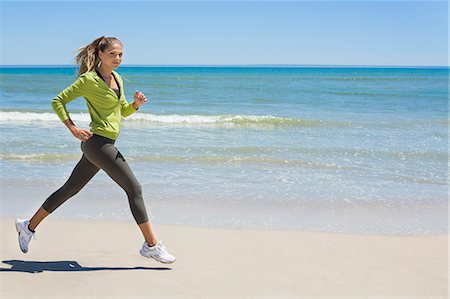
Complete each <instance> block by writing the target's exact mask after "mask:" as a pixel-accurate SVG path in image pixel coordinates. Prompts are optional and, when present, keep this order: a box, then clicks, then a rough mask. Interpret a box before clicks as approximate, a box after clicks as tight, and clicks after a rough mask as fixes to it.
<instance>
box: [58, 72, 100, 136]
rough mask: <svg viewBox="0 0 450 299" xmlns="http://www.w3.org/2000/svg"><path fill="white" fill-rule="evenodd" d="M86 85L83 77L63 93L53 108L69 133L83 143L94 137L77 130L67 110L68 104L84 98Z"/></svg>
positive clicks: (90, 133)
mask: <svg viewBox="0 0 450 299" xmlns="http://www.w3.org/2000/svg"><path fill="white" fill-rule="evenodd" d="M85 85H86V78H85V77H84V76H83V75H81V76H80V77H78V79H77V80H76V81H75V82H74V83H73V84H72V85H70V86H69V87H67V88H66V89H64V90H63V91H61V92H60V93H59V94H58V95H57V96H56V97H55V98H54V99H53V100H52V107H53V110H54V111H55V113H56V114H57V115H58V117H59V118H60V119H61V121H62V122H63V123H64V124H65V125H66V127H67V128H68V129H69V131H70V132H71V133H72V134H73V135H74V136H75V137H76V138H78V139H80V140H81V141H86V140H88V139H89V137H91V136H92V132H90V131H88V130H85V129H81V128H77V127H76V126H75V124H74V123H73V121H72V119H71V118H70V116H69V112H68V111H67V109H66V104H67V103H69V102H70V101H72V100H74V99H76V98H78V97H80V96H82V95H83V94H84V89H85Z"/></svg>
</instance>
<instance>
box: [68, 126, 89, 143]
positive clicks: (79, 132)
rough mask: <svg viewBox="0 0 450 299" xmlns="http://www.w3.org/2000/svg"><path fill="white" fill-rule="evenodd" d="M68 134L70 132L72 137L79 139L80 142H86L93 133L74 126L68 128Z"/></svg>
mask: <svg viewBox="0 0 450 299" xmlns="http://www.w3.org/2000/svg"><path fill="white" fill-rule="evenodd" d="M70 132H72V134H73V136H75V137H76V138H78V139H80V140H81V141H86V140H88V139H89V138H91V137H92V135H93V133H92V132H91V131H89V130H86V129H81V128H77V127H75V126H72V127H71V128H70Z"/></svg>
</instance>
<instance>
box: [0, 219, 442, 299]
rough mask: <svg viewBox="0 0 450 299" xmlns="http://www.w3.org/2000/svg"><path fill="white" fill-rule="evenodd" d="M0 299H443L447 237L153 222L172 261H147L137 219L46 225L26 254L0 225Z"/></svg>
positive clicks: (5, 223) (10, 227)
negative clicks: (257, 228) (207, 226)
mask: <svg viewBox="0 0 450 299" xmlns="http://www.w3.org/2000/svg"><path fill="white" fill-rule="evenodd" d="M1 225H2V226H1V248H0V249H1V260H2V264H1V272H0V275H1V281H0V288H1V293H0V297H1V298H20V297H26V298H39V297H46V298H94V297H97V298H137V297H139V298H186V297H189V298H217V297H221V298H250V297H252V298H255V297H258V298H259V297H260V298H288V297H289V298H311V297H323V298H338V297H341V298H349V297H354V298H355V297H365V298H399V297H409V298H431V297H433V298H447V295H448V250H447V249H448V235H433V236H381V235H380V236H378V235H350V234H338V233H321V232H304V231H281V230H251V229H217V228H201V227H190V226H178V225H173V226H172V225H157V224H153V227H154V230H155V232H156V234H157V237H158V238H159V239H161V240H162V241H163V242H164V244H165V245H166V247H167V248H168V249H169V251H170V252H171V253H173V254H174V255H175V256H176V257H177V261H176V262H175V263H173V264H170V265H164V264H161V263H158V262H156V261H154V260H150V259H146V258H143V257H141V256H140V255H139V253H138V251H139V249H140V246H141V245H142V242H143V239H142V237H141V235H140V231H139V229H138V227H137V226H136V224H135V223H134V222H131V221H129V222H119V221H115V222H112V221H111V222H108V221H82V220H61V219H55V218H51V216H50V217H49V218H47V219H46V220H45V221H44V222H42V223H41V225H40V226H39V227H38V229H37V240H32V241H31V243H30V252H29V253H27V254H23V253H22V252H21V251H20V249H19V247H18V243H17V233H16V231H15V228H14V219H11V218H2V219H1Z"/></svg>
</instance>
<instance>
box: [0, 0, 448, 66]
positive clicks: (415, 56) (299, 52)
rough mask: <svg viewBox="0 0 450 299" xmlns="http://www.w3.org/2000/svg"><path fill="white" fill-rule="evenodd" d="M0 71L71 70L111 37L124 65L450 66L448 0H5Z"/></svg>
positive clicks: (2, 8)
mask: <svg viewBox="0 0 450 299" xmlns="http://www.w3.org/2000/svg"><path fill="white" fill-rule="evenodd" d="M0 5H1V36H0V37H1V52H0V55H1V58H0V59H1V60H0V64H2V65H30V64H31V65H42V64H44V65H61V64H64V65H67V64H72V63H73V57H74V55H75V54H74V53H71V52H72V51H75V50H76V49H77V48H78V47H80V46H82V45H85V44H87V43H90V42H91V41H92V40H94V39H95V38H97V37H99V36H102V35H106V36H115V37H117V38H119V39H120V40H121V41H122V42H123V45H124V60H123V64H149V65H180V64H181V65H186V64H187V65H211V64H213V65H217V64H224V65H230V64H231V65H242V64H301V65H417V66H426V65H427V66H438V65H440V66H445V65H448V12H449V10H448V3H447V1H413V2H407V1H331V2H330V1H329V2H325V1H290V2H260V1H247V2H236V1H233V2H218V1H203V2H189V1H182V2H172V1H171V2H154V1H152V2H150V1H146V2H144V1H140V2H132V1H101V2H92V1H90V2H80V1H72V2H68V1H59V2H55V1H52V2H41V1H31V2H25V1H7V2H5V1H2V2H1V4H0Z"/></svg>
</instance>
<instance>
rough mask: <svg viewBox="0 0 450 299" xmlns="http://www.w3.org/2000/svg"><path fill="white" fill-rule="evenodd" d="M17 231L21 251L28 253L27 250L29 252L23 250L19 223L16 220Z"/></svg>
mask: <svg viewBox="0 0 450 299" xmlns="http://www.w3.org/2000/svg"><path fill="white" fill-rule="evenodd" d="M16 231H17V234H18V241H19V248H20V250H21V251H22V252H23V253H27V252H28V250H27V251H24V250H23V249H22V247H20V232H19V222H18V221H17V220H16Z"/></svg>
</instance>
